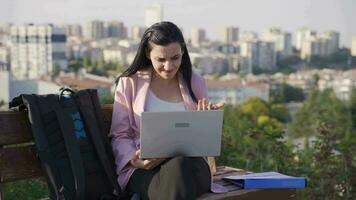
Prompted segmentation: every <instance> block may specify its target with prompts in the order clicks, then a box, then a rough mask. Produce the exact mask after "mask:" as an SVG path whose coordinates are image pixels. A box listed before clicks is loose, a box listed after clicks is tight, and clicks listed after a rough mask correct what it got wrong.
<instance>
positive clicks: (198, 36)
mask: <svg viewBox="0 0 356 200" xmlns="http://www.w3.org/2000/svg"><path fill="white" fill-rule="evenodd" d="M204 41H206V32H205V30H204V29H200V28H194V29H192V36H191V43H192V46H193V47H199V46H200V45H201V43H202V42H204Z"/></svg>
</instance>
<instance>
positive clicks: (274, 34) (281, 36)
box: [262, 28, 292, 59]
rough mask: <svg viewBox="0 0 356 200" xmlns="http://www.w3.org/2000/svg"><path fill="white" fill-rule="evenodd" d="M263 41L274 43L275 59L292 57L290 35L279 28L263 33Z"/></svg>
mask: <svg viewBox="0 0 356 200" xmlns="http://www.w3.org/2000/svg"><path fill="white" fill-rule="evenodd" d="M262 38H263V40H264V41H266V42H272V43H274V47H275V50H276V52H277V58H278V59H281V58H286V57H289V56H291V55H292V35H291V34H290V33H287V32H282V31H281V29H279V28H269V29H267V30H265V31H264V32H263V36H262Z"/></svg>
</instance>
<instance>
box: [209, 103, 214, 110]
mask: <svg viewBox="0 0 356 200" xmlns="http://www.w3.org/2000/svg"><path fill="white" fill-rule="evenodd" d="M212 105H213V104H212V103H211V102H209V104H208V110H211V109H212Z"/></svg>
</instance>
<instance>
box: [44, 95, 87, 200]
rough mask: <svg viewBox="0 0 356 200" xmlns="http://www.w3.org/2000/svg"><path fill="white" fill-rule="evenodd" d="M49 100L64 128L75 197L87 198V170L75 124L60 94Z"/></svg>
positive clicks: (62, 128)
mask: <svg viewBox="0 0 356 200" xmlns="http://www.w3.org/2000/svg"><path fill="white" fill-rule="evenodd" d="M48 98H49V102H50V103H51V106H52V107H53V110H54V111H55V113H56V115H57V118H58V121H59V125H60V128H61V130H62V134H63V138H64V143H65V146H66V149H67V153H68V158H69V161H70V163H71V168H72V172H73V177H74V185H75V189H76V193H75V199H76V200H84V199H85V170H84V166H83V160H82V157H81V153H80V147H79V145H78V143H77V141H76V138H75V136H74V132H75V131H74V130H75V128H74V125H73V121H72V119H71V118H70V114H69V112H66V111H67V109H66V108H63V107H61V105H60V101H59V99H58V96H56V95H49V96H48Z"/></svg>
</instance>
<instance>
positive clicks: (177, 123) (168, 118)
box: [140, 110, 224, 159]
mask: <svg viewBox="0 0 356 200" xmlns="http://www.w3.org/2000/svg"><path fill="white" fill-rule="evenodd" d="M223 116H224V113H223V110H209V111H176V112H143V113H142V115H141V127H140V129H141V130H140V131H141V138H140V142H141V158H142V159H147V158H169V157H175V156H189V157H195V156H219V155H220V150H221V133H222V124H223Z"/></svg>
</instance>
